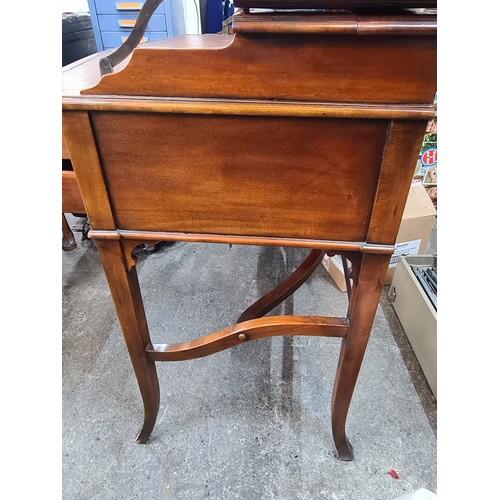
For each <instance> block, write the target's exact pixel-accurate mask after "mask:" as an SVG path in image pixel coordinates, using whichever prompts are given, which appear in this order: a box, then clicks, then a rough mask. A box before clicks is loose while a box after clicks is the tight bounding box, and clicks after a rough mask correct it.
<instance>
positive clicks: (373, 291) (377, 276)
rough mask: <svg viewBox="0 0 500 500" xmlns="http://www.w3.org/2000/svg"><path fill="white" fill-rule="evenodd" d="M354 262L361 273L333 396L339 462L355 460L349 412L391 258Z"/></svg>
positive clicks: (367, 257) (365, 258)
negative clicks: (348, 426) (347, 420)
mask: <svg viewBox="0 0 500 500" xmlns="http://www.w3.org/2000/svg"><path fill="white" fill-rule="evenodd" d="M353 260H354V262H353V266H356V267H358V269H355V275H356V278H355V282H354V285H353V287H352V290H351V298H350V305H349V311H348V323H349V328H348V331H347V335H346V336H345V337H344V338H343V339H342V347H341V350H340V357H339V362H338V367H337V374H336V377H335V384H334V387H333V396H332V430H333V440H334V442H335V446H336V448H337V451H338V454H339V458H340V460H353V458H354V455H353V451H352V446H351V444H350V443H349V440H348V439H347V436H346V432H345V424H346V418H347V412H348V410H349V405H350V403H351V398H352V394H353V392H354V387H355V385H356V380H357V378H358V374H359V369H360V367H361V362H362V360H363V356H364V354H365V350H366V345H367V343H368V338H369V337H370V331H371V328H372V324H373V320H374V319H375V313H376V311H377V306H378V302H379V299H380V295H381V293H382V290H383V286H384V281H385V276H386V274H387V266H388V264H389V260H390V255H374V254H364V255H363V256H362V257H361V259H359V261H358V262H356V260H357V259H353Z"/></svg>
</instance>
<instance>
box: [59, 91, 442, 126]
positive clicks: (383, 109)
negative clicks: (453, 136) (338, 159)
mask: <svg viewBox="0 0 500 500" xmlns="http://www.w3.org/2000/svg"><path fill="white" fill-rule="evenodd" d="M62 107H63V110H64V111H122V112H137V113H173V114H201V115H237V116H242V115H243V116H297V117H316V118H361V119H369V118H372V119H389V120H396V119H400V120H401V119H407V120H429V119H431V118H433V117H434V115H435V106H434V104H376V103H374V104H366V103H323V102H304V101H262V100H248V99H246V100H245V99H240V100H236V99H215V98H214V99H208V98H205V99H202V98H193V99H187V98H168V97H156V98H154V97H153V98H152V97H140V96H137V97H126V98H124V97H120V96H117V97H112V96H103V97H99V96H92V95H85V96H66V97H63V102H62Z"/></svg>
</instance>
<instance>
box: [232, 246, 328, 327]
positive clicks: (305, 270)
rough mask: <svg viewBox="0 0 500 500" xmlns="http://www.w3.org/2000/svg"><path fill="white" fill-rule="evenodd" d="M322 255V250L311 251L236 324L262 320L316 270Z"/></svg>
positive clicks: (243, 314) (242, 315) (246, 311)
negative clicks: (257, 319)
mask: <svg viewBox="0 0 500 500" xmlns="http://www.w3.org/2000/svg"><path fill="white" fill-rule="evenodd" d="M324 255H325V252H323V251H322V250H311V251H310V252H309V255H308V256H307V257H306V259H305V260H304V262H302V264H301V265H300V266H299V267H298V268H297V269H296V270H295V271H294V272H293V273H292V274H291V275H290V276H289V277H288V278H286V279H285V280H284V281H282V282H281V283H280V284H279V285H278V286H277V287H276V288H273V289H272V290H271V291H270V292H268V293H266V295H264V296H263V297H261V298H260V299H259V300H257V302H254V303H253V304H252V305H251V306H250V307H248V308H247V309H246V310H245V311H244V312H243V313H242V314H241V316H240V317H239V318H238V323H241V322H243V321H248V320H250V319H256V318H262V316H264V315H266V314H267V313H268V312H269V311H272V310H273V309H274V308H275V307H276V306H278V305H279V304H281V303H282V302H283V301H284V300H286V299H287V298H288V297H290V295H292V293H294V292H295V291H296V290H297V289H299V288H300V287H301V286H302V285H303V284H304V282H305V281H307V279H308V278H309V277H310V276H311V274H312V273H313V272H314V271H315V270H316V268H317V267H318V266H319V264H320V263H321V260H322V259H323V256H324Z"/></svg>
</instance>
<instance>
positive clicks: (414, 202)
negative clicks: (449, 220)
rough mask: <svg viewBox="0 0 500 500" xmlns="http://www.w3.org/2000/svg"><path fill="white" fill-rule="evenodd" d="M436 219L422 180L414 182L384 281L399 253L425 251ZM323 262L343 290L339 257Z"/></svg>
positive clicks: (389, 277)
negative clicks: (420, 182) (418, 182)
mask: <svg viewBox="0 0 500 500" xmlns="http://www.w3.org/2000/svg"><path fill="white" fill-rule="evenodd" d="M435 220H436V209H435V208H434V205H433V203H432V201H431V199H430V198H429V195H428V194H427V191H426V190H425V188H424V186H422V184H415V185H413V186H412V187H411V188H410V192H409V193H408V199H407V200H406V206H405V209H404V212H403V219H402V220H401V225H400V226H399V232H398V236H397V238H396V251H395V252H394V254H393V256H392V258H391V262H390V264H389V269H388V271H387V276H386V279H385V283H384V284H385V285H390V284H391V282H392V278H393V276H394V270H395V269H396V266H397V264H398V262H399V260H400V258H401V256H402V255H418V254H423V253H425V251H426V249H427V245H428V244H429V238H430V236H431V233H432V228H433V227H434V223H435ZM332 259H333V260H332ZM323 265H324V267H325V269H326V270H327V271H328V273H329V274H330V276H331V277H332V279H333V281H334V282H335V284H336V285H337V286H338V288H339V289H340V290H341V291H342V292H345V291H346V284H345V278H344V271H343V266H342V261H341V260H340V257H338V256H336V257H332V258H330V257H326V256H325V258H324V259H323Z"/></svg>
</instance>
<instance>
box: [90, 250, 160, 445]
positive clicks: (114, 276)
mask: <svg viewBox="0 0 500 500" xmlns="http://www.w3.org/2000/svg"><path fill="white" fill-rule="evenodd" d="M97 246H98V249H99V255H100V257H101V262H102V264H103V267H104V270H105V272H106V277H107V279H108V283H109V288H110V290H111V295H112V297H113V301H114V303H115V307H116V312H117V315H118V319H119V321H120V325H121V328H122V332H123V336H124V338H125V343H126V344H127V349H128V352H129V354H130V359H131V360H132V365H133V367H134V371H135V374H136V378H137V382H138V384H139V389H140V392H141V396H142V401H143V404H144V424H143V427H142V429H141V431H140V432H139V434H138V436H137V437H136V441H137V442H138V443H146V442H147V440H148V438H149V436H150V434H151V432H152V430H153V427H154V425H155V422H156V418H157V416H158V409H159V407H160V388H159V384H158V376H157V373H156V366H155V362H154V361H153V360H152V359H150V358H149V357H148V355H147V354H146V348H147V346H148V345H149V344H150V343H151V338H150V336H149V330H148V325H147V321H146V315H145V312H144V306H143V303H142V296H141V291H140V288H139V281H138V279H137V271H136V268H135V264H132V265H130V263H131V262H132V261H131V259H128V262H129V264H127V259H126V258H125V257H126V256H125V255H124V253H123V250H122V245H121V243H120V241H119V240H97ZM129 266H130V268H129Z"/></svg>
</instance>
